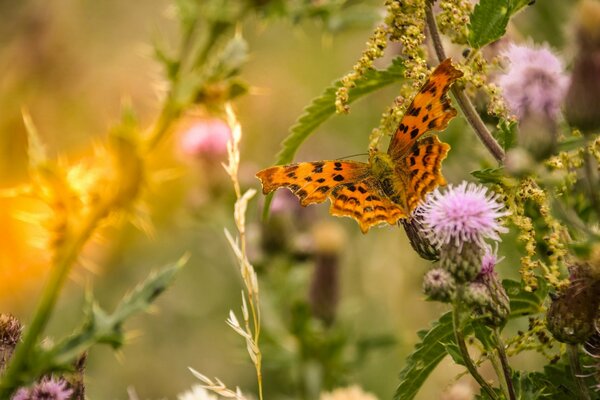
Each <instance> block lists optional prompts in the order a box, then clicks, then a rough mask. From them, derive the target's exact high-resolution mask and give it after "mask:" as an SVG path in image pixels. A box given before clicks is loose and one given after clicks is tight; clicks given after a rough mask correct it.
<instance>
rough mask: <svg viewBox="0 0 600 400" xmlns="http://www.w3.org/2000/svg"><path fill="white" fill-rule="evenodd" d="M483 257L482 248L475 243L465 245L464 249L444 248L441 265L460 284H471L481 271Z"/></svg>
mask: <svg viewBox="0 0 600 400" xmlns="http://www.w3.org/2000/svg"><path fill="white" fill-rule="evenodd" d="M481 256H482V254H481V248H480V247H479V245H477V244H475V243H465V244H464V245H463V246H462V248H457V247H455V246H444V247H442V249H441V251H440V265H441V266H442V268H444V269H445V270H447V271H448V272H450V273H451V274H452V276H453V277H454V279H456V281H457V282H458V283H465V282H471V281H472V280H473V279H475V278H476V277H477V275H478V274H479V271H481Z"/></svg>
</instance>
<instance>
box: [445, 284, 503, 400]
mask: <svg viewBox="0 0 600 400" xmlns="http://www.w3.org/2000/svg"><path fill="white" fill-rule="evenodd" d="M461 301H462V296H461V295H460V293H458V296H457V300H456V301H455V302H454V307H453V310H452V326H453V329H454V337H455V338H456V344H457V345H458V348H459V350H460V354H461V355H462V357H463V361H464V363H465V366H466V367H467V370H468V371H469V373H470V374H471V376H472V377H473V378H475V380H476V381H477V383H479V386H481V389H482V390H483V391H484V392H485V393H486V394H487V395H488V396H489V398H490V399H493V400H497V399H498V396H497V395H496V393H494V389H492V387H491V386H490V385H489V383H487V382H486V380H485V379H484V378H483V377H482V376H481V375H480V374H479V371H477V367H475V364H473V360H472V359H471V356H470V355H469V350H468V349H467V344H466V343H465V337H464V334H463V330H462V327H461V323H460V313H461V309H462V307H461Z"/></svg>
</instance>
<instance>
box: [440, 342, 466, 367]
mask: <svg viewBox="0 0 600 400" xmlns="http://www.w3.org/2000/svg"><path fill="white" fill-rule="evenodd" d="M442 344H443V346H444V348H445V349H446V353H448V355H449V356H450V357H452V360H453V361H454V362H455V363H456V364H458V365H462V366H464V365H465V359H464V358H463V356H462V354H460V349H459V348H458V345H457V344H456V343H442Z"/></svg>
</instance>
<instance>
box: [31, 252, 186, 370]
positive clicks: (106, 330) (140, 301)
mask: <svg viewBox="0 0 600 400" xmlns="http://www.w3.org/2000/svg"><path fill="white" fill-rule="evenodd" d="M186 262H187V257H183V258H182V259H180V260H179V261H177V262H176V263H173V264H170V265H168V266H166V267H164V268H163V269H161V270H159V271H157V272H155V273H152V274H150V276H149V277H148V278H147V279H146V280H145V281H144V282H142V283H140V284H139V285H138V286H136V287H135V288H134V289H133V290H132V291H131V292H130V293H129V294H126V295H125V296H124V297H123V299H122V300H121V301H120V302H119V304H118V305H117V307H116V308H115V310H114V311H113V312H112V313H108V312H106V311H104V310H103V309H102V308H101V307H100V306H99V305H98V304H97V303H96V301H95V300H94V299H93V298H91V296H90V298H89V299H88V305H87V307H86V313H85V314H86V316H85V321H84V322H83V324H82V326H81V327H80V328H79V329H78V330H77V331H76V332H75V333H74V334H73V335H71V336H70V337H68V338H66V339H64V340H62V341H60V342H58V343H57V344H56V345H54V346H52V347H51V348H49V349H42V348H38V349H37V351H36V353H34V354H33V358H32V360H31V362H30V363H29V366H30V368H31V370H32V372H33V375H34V376H40V375H42V374H45V373H48V372H50V371H57V370H68V369H69V368H70V366H71V363H73V362H74V361H75V360H76V359H77V358H78V357H79V356H80V355H81V354H82V353H83V352H85V351H87V350H89V349H90V347H92V346H93V345H95V344H108V345H110V346H111V347H113V348H115V349H117V348H119V347H121V346H122V345H123V343H124V341H125V336H124V332H123V323H124V322H125V321H126V320H127V319H128V318H130V317H131V316H132V315H134V314H136V313H139V312H142V311H145V310H146V309H148V307H149V306H150V305H151V304H152V302H154V300H156V298H157V297H158V296H159V295H160V294H161V293H162V292H163V291H164V290H165V289H166V288H167V287H168V286H169V285H170V284H171V283H172V282H173V280H174V279H175V275H176V274H177V273H178V272H179V270H180V269H181V268H182V267H183V266H184V265H185V263H186Z"/></svg>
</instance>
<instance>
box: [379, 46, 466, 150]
mask: <svg viewBox="0 0 600 400" xmlns="http://www.w3.org/2000/svg"><path fill="white" fill-rule="evenodd" d="M462 75H463V73H462V72H460V71H459V70H457V69H456V68H454V67H453V66H452V62H451V60H450V59H449V58H448V59H446V60H444V61H443V62H442V63H441V64H440V65H438V66H437V68H436V69H435V70H434V71H433V73H432V74H431V75H430V76H429V79H428V80H427V82H426V83H425V84H424V85H423V87H422V88H421V90H419V93H417V95H416V96H415V98H414V99H413V101H412V103H411V104H410V106H409V107H408V109H407V110H406V113H405V114H404V116H403V117H402V120H401V121H400V125H398V129H397V130H396V133H395V134H394V136H393V138H392V140H391V141H390V146H389V148H388V154H389V155H390V156H391V157H392V159H393V160H399V159H400V158H402V157H403V156H404V155H406V153H407V152H408V151H409V150H410V149H411V147H412V146H413V144H414V143H415V142H416V141H417V140H418V139H419V137H420V136H421V135H423V134H424V133H425V132H428V131H432V130H435V131H441V130H444V129H445V128H446V126H447V125H448V122H450V120H451V119H452V118H453V117H455V116H456V110H455V109H454V108H452V105H451V104H450V100H449V99H448V97H447V93H448V89H449V88H450V85H452V83H454V81H456V80H457V79H458V78H460V77H461V76H462Z"/></svg>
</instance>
